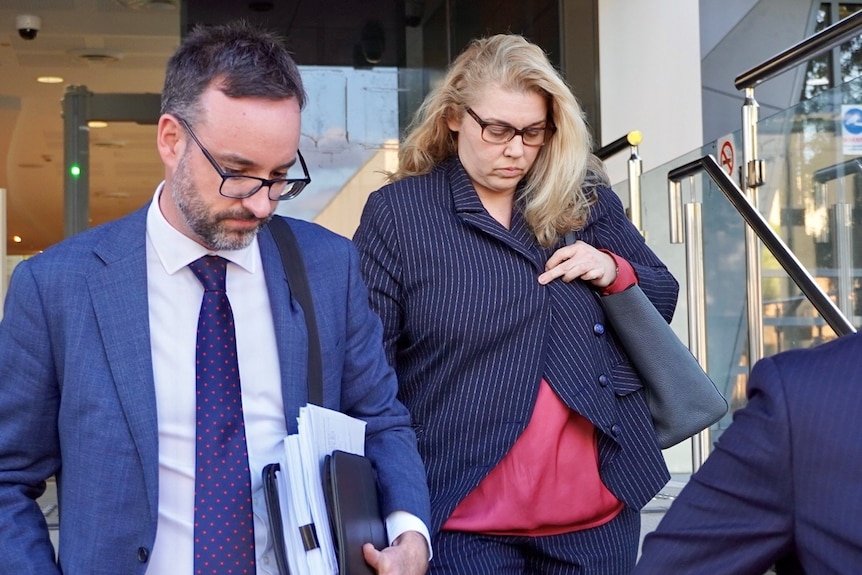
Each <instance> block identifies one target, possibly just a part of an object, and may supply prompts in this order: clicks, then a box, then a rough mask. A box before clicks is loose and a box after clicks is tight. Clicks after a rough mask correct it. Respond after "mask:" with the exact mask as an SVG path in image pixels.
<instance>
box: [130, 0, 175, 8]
mask: <svg viewBox="0 0 862 575" xmlns="http://www.w3.org/2000/svg"><path fill="white" fill-rule="evenodd" d="M117 4H119V5H121V6H125V7H126V8H130V9H132V10H164V11H167V10H176V9H177V1H176V0H117Z"/></svg>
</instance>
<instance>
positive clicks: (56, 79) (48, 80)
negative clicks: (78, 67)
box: [36, 76, 63, 84]
mask: <svg viewBox="0 0 862 575" xmlns="http://www.w3.org/2000/svg"><path fill="white" fill-rule="evenodd" d="M36 81H37V82H39V83H40V84H61V83H62V82H63V78H61V77H60V76H39V77H38V78H36Z"/></svg>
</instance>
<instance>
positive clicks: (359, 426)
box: [275, 405, 365, 575]
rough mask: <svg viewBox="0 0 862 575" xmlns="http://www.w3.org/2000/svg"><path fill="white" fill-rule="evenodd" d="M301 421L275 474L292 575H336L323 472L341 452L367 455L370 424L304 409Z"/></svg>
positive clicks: (286, 442) (316, 408)
mask: <svg viewBox="0 0 862 575" xmlns="http://www.w3.org/2000/svg"><path fill="white" fill-rule="evenodd" d="M297 422H298V425H299V433H297V434H296V435H288V436H287V437H286V438H285V439H284V458H283V459H282V460H280V461H279V462H278V463H279V466H280V471H279V472H277V474H276V477H277V479H278V490H279V505H280V508H281V517H282V522H283V524H284V544H285V550H286V552H287V562H288V567H289V569H290V574H291V575H337V574H338V563H337V561H336V558H335V546H334V544H333V541H332V531H331V529H330V524H329V516H328V515H327V510H326V500H325V497H324V494H323V477H322V475H321V470H322V469H323V462H324V458H325V457H326V456H327V455H329V454H331V453H332V452H333V451H334V450H336V449H338V450H341V451H346V452H348V453H355V454H357V455H365V422H364V421H362V420H359V419H355V418H353V417H350V416H348V415H345V414H343V413H341V412H338V411H333V410H331V409H325V408H323V407H319V406H317V405H307V406H305V407H303V408H301V409H300V410H299V418H298V419H297ZM275 536H277V535H275Z"/></svg>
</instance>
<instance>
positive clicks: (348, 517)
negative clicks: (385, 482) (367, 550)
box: [323, 450, 389, 575]
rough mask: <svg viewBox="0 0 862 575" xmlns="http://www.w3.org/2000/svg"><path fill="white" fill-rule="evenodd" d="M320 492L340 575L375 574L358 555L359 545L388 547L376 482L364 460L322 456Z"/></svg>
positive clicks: (353, 456) (339, 454) (342, 455)
mask: <svg viewBox="0 0 862 575" xmlns="http://www.w3.org/2000/svg"><path fill="white" fill-rule="evenodd" d="M323 493H324V496H325V497H326V508H327V510H328V511H329V523H330V525H331V526H332V535H333V540H334V541H335V556H336V557H337V558H338V567H339V569H340V572H341V575H375V571H374V569H372V568H371V567H370V566H369V565H368V563H366V562H365V557H364V556H363V554H362V546H363V545H364V544H365V543H372V544H373V545H374V547H376V548H377V549H383V548H384V547H387V546H388V545H389V542H388V540H387V539H386V526H385V525H384V524H383V520H382V518H381V516H380V506H379V504H378V502H377V480H376V477H375V475H374V469H373V468H372V466H371V461H369V459H368V458H367V457H363V456H361V455H356V454H354V453H347V452H345V451H338V450H336V451H333V452H332V454H331V455H327V456H326V461H325V463H324V469H323Z"/></svg>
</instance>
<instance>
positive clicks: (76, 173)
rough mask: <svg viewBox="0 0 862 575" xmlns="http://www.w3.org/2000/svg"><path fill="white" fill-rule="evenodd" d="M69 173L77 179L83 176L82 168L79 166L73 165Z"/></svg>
mask: <svg viewBox="0 0 862 575" xmlns="http://www.w3.org/2000/svg"><path fill="white" fill-rule="evenodd" d="M69 173H70V174H72V177H73V178H77V177H78V176H80V175H81V166H79V165H78V164H72V165H71V166H69Z"/></svg>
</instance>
